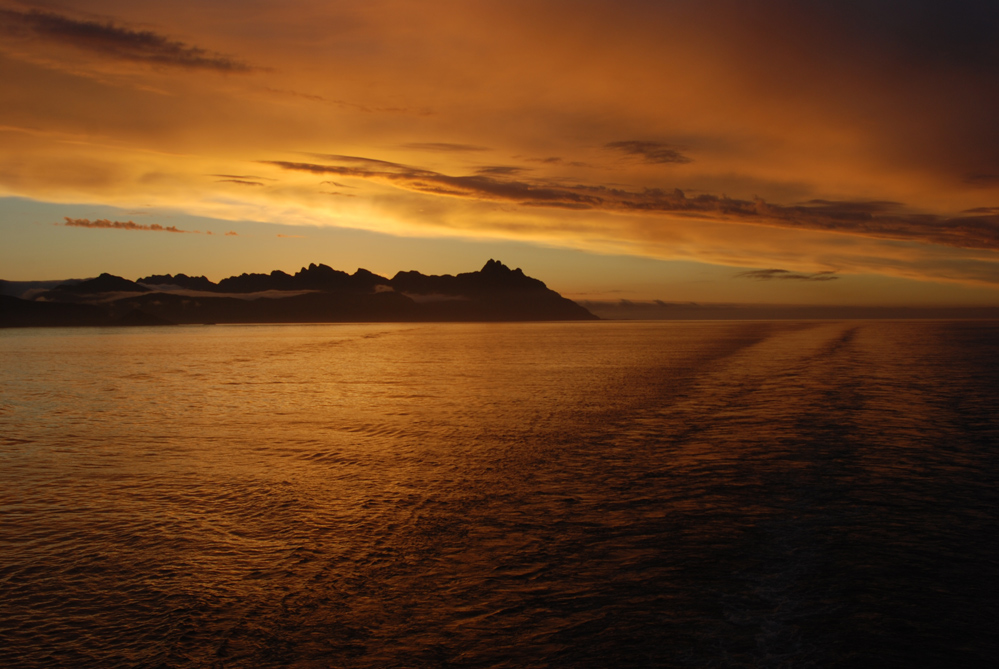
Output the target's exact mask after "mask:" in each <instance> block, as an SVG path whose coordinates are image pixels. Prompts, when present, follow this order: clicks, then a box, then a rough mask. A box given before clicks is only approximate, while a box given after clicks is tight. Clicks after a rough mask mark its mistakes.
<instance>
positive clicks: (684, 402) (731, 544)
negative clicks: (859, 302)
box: [0, 321, 999, 667]
mask: <svg viewBox="0 0 999 669" xmlns="http://www.w3.org/2000/svg"><path fill="white" fill-rule="evenodd" d="M997 407H999V323H957V322H876V321H867V322H863V321H860V322H803V323H786V322H785V323H777V322H770V323H767V322H759V323H751V322H734V323H620V322H619V323H606V322H605V323H569V324H491V325H418V326H413V325H345V326H225V327H180V328H169V329H141V328H136V329H119V330H90V329H75V330H21V331H16V330H7V331H0V509H2V516H0V666H5V667H22V666H23V667H58V666H72V667H117V666H120V667H157V666H164V667H272V666H294V667H326V666H343V667H420V666H427V667H445V666H448V667H452V666H453V667H607V666H622V667H646V666H648V667H653V666H665V667H730V666H734V667H738V666H744V667H812V666H814V667H837V666H839V667H858V666H861V667H862V666H870V667H918V666H953V667H957V666H960V667H971V666H983V667H984V666H988V667H993V666H997V665H996V663H997V661H999V645H997V640H996V639H997V635H996V632H995V630H996V625H997V621H999V485H997V484H999V409H997Z"/></svg>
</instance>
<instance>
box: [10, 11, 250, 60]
mask: <svg viewBox="0 0 999 669" xmlns="http://www.w3.org/2000/svg"><path fill="white" fill-rule="evenodd" d="M0 19H2V22H3V23H4V24H6V25H5V28H6V32H7V33H8V34H13V35H15V36H19V37H27V38H34V39H41V40H46V41H50V42H57V43H59V44H69V45H71V46H73V47H76V48H77V49H81V50H83V51H90V52H92V53H97V54H99V55H102V56H106V57H111V58H116V59H120V60H127V61H132V62H139V63H146V64H150V65H159V66H167V67H177V68H183V69H189V70H213V71H216V72H223V73H242V72H250V71H252V70H254V69H255V68H254V67H252V66H251V65H249V64H248V63H245V62H243V61H241V60H238V59H236V58H233V57H231V56H227V55H224V54H221V53H218V52H215V51H209V50H207V49H203V48H201V47H197V46H191V45H188V44H185V43H184V42H180V41H176V40H171V39H169V38H168V37H166V36H164V35H160V34H158V33H155V32H152V31H150V30H132V29H130V28H126V27H123V26H120V25H117V24H115V23H114V22H112V21H104V22H101V21H91V20H80V19H75V18H71V17H69V16H64V15H62V14H57V13H55V12H50V11H42V10H37V9H33V10H31V11H27V12H21V11H17V10H13V9H0Z"/></svg>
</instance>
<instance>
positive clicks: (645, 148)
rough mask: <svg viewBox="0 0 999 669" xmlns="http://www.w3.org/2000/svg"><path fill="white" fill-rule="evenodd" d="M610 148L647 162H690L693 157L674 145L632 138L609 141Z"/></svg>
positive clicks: (607, 146) (606, 145) (607, 145)
mask: <svg viewBox="0 0 999 669" xmlns="http://www.w3.org/2000/svg"><path fill="white" fill-rule="evenodd" d="M604 146H605V147H606V148H608V149H614V150H616V151H621V152H623V153H625V154H627V155H630V156H638V157H640V158H641V159H642V160H643V161H644V162H646V163H655V164H660V163H689V162H691V159H690V158H688V157H687V156H685V155H683V154H682V153H680V152H679V151H677V150H676V149H675V148H673V147H672V146H669V145H667V144H661V143H659V142H642V141H638V140H630V141H626V142H609V143H608V144H605V145H604Z"/></svg>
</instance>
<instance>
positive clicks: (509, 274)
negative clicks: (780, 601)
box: [7, 260, 596, 325]
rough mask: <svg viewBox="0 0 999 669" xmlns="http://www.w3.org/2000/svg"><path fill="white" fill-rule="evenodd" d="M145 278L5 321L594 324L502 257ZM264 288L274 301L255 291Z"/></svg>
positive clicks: (104, 281) (54, 299) (57, 300)
mask: <svg viewBox="0 0 999 669" xmlns="http://www.w3.org/2000/svg"><path fill="white" fill-rule="evenodd" d="M140 281H141V283H135V282H132V281H128V280H126V279H122V278H121V277H116V276H112V275H110V274H102V275H101V276H99V277H98V278H96V279H90V280H87V281H82V282H80V283H78V284H75V285H69V284H68V283H64V284H62V285H59V286H57V287H56V288H55V289H53V290H50V291H48V292H45V293H43V294H42V295H40V296H39V297H38V302H32V303H28V304H29V305H31V304H37V305H42V304H45V305H49V307H46V309H48V311H46V312H45V313H44V314H43V312H42V311H41V310H37V311H36V312H32V313H30V314H28V315H23V313H27V311H26V310H30V309H31V308H32V307H31V306H24V305H16V306H15V307H10V308H9V309H8V311H10V312H11V314H15V312H16V313H17V314H22V315H20V316H16V318H15V316H13V315H12V316H10V317H9V318H8V319H7V320H8V321H10V322H11V324H22V323H32V324H34V323H36V322H38V324H42V323H41V321H39V320H38V319H41V320H42V321H45V318H49V320H48V321H45V322H46V323H48V324H51V325H66V324H68V325H72V324H98V325H115V324H118V325H125V324H129V325H162V324H169V323H191V324H193V323H293V322H294V323H337V322H363V321H373V322H381V321H405V322H414V321H417V322H420V321H422V322H433V321H469V322H473V321H475V322H478V321H560V320H591V319H595V318H596V316H594V315H593V314H591V313H590V312H589V311H587V310H586V309H585V308H583V307H581V306H579V305H578V304H576V303H575V302H573V301H572V300H567V299H566V298H564V297H562V296H561V295H559V294H558V293H556V292H555V291H553V290H549V289H548V287H547V286H545V284H544V283H543V282H541V281H538V280H537V279H532V278H531V277H529V276H526V275H525V274H524V273H523V272H522V271H521V270H520V269H514V270H512V269H510V268H509V267H507V266H506V265H504V264H503V263H501V262H499V261H497V260H490V261H489V262H487V263H486V264H485V266H484V267H483V268H482V269H481V270H480V271H478V272H466V273H463V274H458V275H457V276H451V275H449V274H448V275H444V276H426V275H423V274H420V273H419V272H400V273H398V274H396V276H395V277H394V278H393V279H391V280H389V279H386V278H385V277H382V276H379V275H377V274H374V273H373V272H370V271H368V270H366V269H358V270H357V271H356V272H354V273H353V274H347V273H346V272H342V271H339V270H335V269H333V268H331V267H329V266H327V265H316V264H311V265H309V266H308V267H303V268H302V269H301V270H300V271H299V272H296V273H295V274H294V275H291V274H288V273H286V272H282V271H280V270H275V271H273V272H271V273H270V274H241V275H239V276H232V277H229V278H227V279H223V280H222V281H219V283H218V284H213V283H212V282H211V281H209V280H208V279H207V278H205V277H203V276H201V277H190V276H187V275H185V274H177V275H171V274H163V275H151V276H147V277H145V278H143V279H141V280H140ZM144 284H148V285H144ZM165 285H169V286H177V287H179V288H183V289H186V290H197V291H204V292H214V293H218V294H217V295H198V296H193V295H190V294H181V293H178V292H174V291H159V290H155V287H156V286H165ZM150 286H152V288H151V287H150ZM263 292H267V293H268V295H267V296H265V297H260V296H253V295H250V294H251V293H263ZM122 293H130V294H126V295H122ZM282 293H285V294H284V295H282ZM237 295H246V297H237ZM70 303H90V304H86V305H82V304H73V305H72V306H87V307H88V308H89V309H92V310H96V311H86V312H84V311H79V312H70V311H67V310H64V311H63V312H58V308H61V307H66V306H69V304H70ZM54 305H59V307H55V306H54ZM46 314H53V315H52V316H51V317H49V316H47V315H46ZM60 314H61V315H60ZM43 316H44V318H43ZM15 321H16V323H15Z"/></svg>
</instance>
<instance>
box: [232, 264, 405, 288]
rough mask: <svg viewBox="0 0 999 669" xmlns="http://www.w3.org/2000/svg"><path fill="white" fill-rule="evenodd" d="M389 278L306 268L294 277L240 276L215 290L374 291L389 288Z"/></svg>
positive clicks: (275, 273)
mask: <svg viewBox="0 0 999 669" xmlns="http://www.w3.org/2000/svg"><path fill="white" fill-rule="evenodd" d="M388 282H389V281H388V279H386V278H385V277H381V276H378V275H377V274H373V273H371V272H369V271H368V270H366V269H359V270H357V271H356V272H354V273H353V274H347V273H346V272H342V271H340V270H337V269H333V268H332V267H330V266H328V265H316V264H315V263H313V264H311V265H309V266H308V267H303V268H302V269H301V270H299V271H298V272H296V273H295V274H294V275H290V274H287V273H285V272H282V271H280V270H275V271H273V272H271V273H270V274H240V275H239V276H231V277H229V278H228V279H222V280H221V281H219V283H218V286H217V287H215V288H214V290H216V291H217V292H220V293H258V292H262V291H265V290H322V291H327V292H342V291H351V292H364V293H367V292H371V291H373V290H374V288H375V286H377V285H387V284H388Z"/></svg>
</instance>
